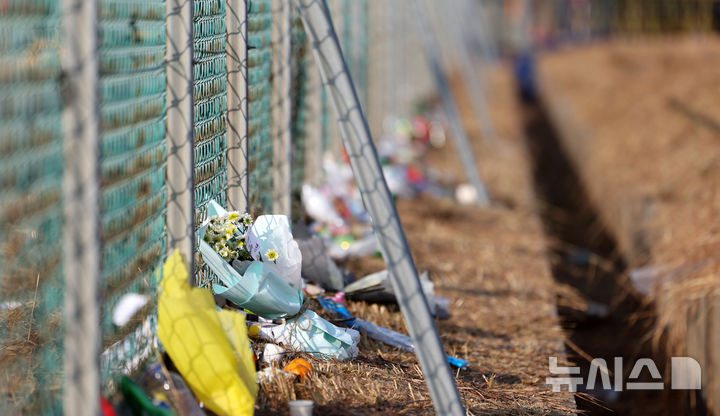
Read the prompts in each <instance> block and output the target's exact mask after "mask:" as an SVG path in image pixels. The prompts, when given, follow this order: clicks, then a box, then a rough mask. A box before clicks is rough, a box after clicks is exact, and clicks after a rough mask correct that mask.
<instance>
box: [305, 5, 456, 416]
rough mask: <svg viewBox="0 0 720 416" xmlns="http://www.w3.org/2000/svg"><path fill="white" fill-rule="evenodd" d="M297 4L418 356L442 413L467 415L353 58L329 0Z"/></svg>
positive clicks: (437, 408)
mask: <svg viewBox="0 0 720 416" xmlns="http://www.w3.org/2000/svg"><path fill="white" fill-rule="evenodd" d="M296 4H297V6H298V7H299V8H300V11H301V16H302V19H303V23H304V24H305V28H306V30H307V32H308V35H309V36H310V39H311V42H312V45H313V52H314V58H315V63H316V65H317V67H318V69H319V70H320V72H321V74H322V78H323V85H324V87H325V88H327V89H328V92H329V94H330V96H331V98H332V100H333V109H334V112H335V115H336V117H337V121H338V126H339V128H340V131H341V133H342V139H343V141H344V143H345V145H346V147H347V151H348V154H349V158H350V163H351V165H352V168H353V173H354V175H355V178H356V180H357V184H358V187H359V189H360V191H361V193H362V196H363V201H364V202H365V205H366V206H367V208H368V212H369V214H370V215H371V216H372V217H373V219H374V222H373V229H374V231H375V233H376V235H377V237H378V242H379V245H380V249H381V251H382V254H383V258H384V259H385V263H386V265H387V267H388V271H389V273H390V278H391V282H392V285H393V289H394V291H395V293H396V294H397V298H398V304H399V305H400V308H401V310H402V312H403V316H404V318H405V323H406V326H407V327H408V331H409V332H410V336H411V337H412V338H413V343H414V345H415V346H416V347H417V348H416V354H417V357H418V361H419V362H420V366H421V367H422V370H423V373H424V374H425V381H426V384H427V386H428V390H429V391H430V395H431V397H432V399H433V403H434V405H435V409H436V411H437V412H438V413H439V414H448V415H450V414H452V415H461V414H464V413H465V412H464V410H463V406H462V403H461V401H460V396H459V394H458V391H457V388H456V386H455V380H454V378H453V376H452V373H451V372H450V368H449V366H448V363H447V361H446V360H445V354H444V352H443V347H442V342H441V341H440V337H439V336H438V333H437V329H436V328H435V325H434V322H433V319H432V316H431V314H430V309H429V307H428V304H427V301H426V299H425V297H424V296H422V289H421V287H420V280H419V278H418V275H417V270H416V269H415V265H414V263H413V260H412V255H411V254H410V249H409V247H408V244H407V240H406V238H405V234H404V232H403V230H402V226H401V225H400V220H399V218H398V214H397V211H396V209H395V205H394V203H393V201H392V197H391V195H390V191H389V190H388V187H387V183H386V182H385V179H384V177H383V173H382V167H381V166H380V161H379V159H378V156H377V152H376V150H375V147H374V145H373V142H372V137H371V136H370V130H369V128H368V124H367V120H366V118H365V115H364V114H363V112H362V109H361V108H360V102H359V99H358V94H357V92H356V90H355V86H354V85H353V82H352V79H351V77H350V74H349V72H348V67H347V62H345V61H344V59H343V54H342V51H341V49H340V42H339V40H338V38H337V36H336V34H335V30H334V28H333V24H332V19H331V17H330V12H329V10H328V8H327V5H326V4H325V3H324V2H317V1H314V0H297V1H296Z"/></svg>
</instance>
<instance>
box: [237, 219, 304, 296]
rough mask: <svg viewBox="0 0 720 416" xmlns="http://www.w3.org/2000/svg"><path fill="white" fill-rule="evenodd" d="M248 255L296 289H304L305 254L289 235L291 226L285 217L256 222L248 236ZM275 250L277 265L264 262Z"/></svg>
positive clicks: (256, 220)
mask: <svg viewBox="0 0 720 416" xmlns="http://www.w3.org/2000/svg"><path fill="white" fill-rule="evenodd" d="M246 241H247V242H246V244H247V248H248V251H250V255H251V256H252V258H253V259H255V260H262V261H263V266H265V267H267V268H268V270H271V271H272V272H274V273H275V274H277V275H278V276H280V277H281V278H282V279H283V280H284V281H286V282H287V283H288V284H289V285H290V286H292V287H293V288H295V289H301V288H302V278H301V277H300V272H301V269H302V254H301V253H300V248H299V247H298V243H297V242H296V241H295V240H294V239H293V236H292V233H291V232H290V224H289V222H288V218H287V217H286V216H285V215H261V216H259V217H257V218H256V219H255V222H254V223H253V225H252V227H250V230H249V231H248V234H247V240H246ZM269 250H274V251H276V252H277V254H278V258H277V260H275V261H269V260H268V259H267V258H265V253H267V252H268V251H269Z"/></svg>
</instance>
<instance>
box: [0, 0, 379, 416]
mask: <svg viewBox="0 0 720 416" xmlns="http://www.w3.org/2000/svg"><path fill="white" fill-rule="evenodd" d="M65 1H66V0H6V1H4V2H0V52H1V54H0V172H1V175H0V178H1V179H0V183H1V184H2V193H0V223H1V224H2V227H0V248H1V249H2V255H1V256H0V377H1V379H0V395H2V397H0V414H17V413H21V414H60V413H62V397H63V394H62V393H63V387H62V386H63V383H64V382H65V379H64V375H63V357H64V355H65V354H64V351H63V319H64V314H63V298H64V295H65V292H64V279H66V278H73V279H98V281H99V286H100V291H99V293H98V296H99V297H100V303H101V305H102V307H101V311H100V322H99V323H98V324H99V325H100V328H101V333H102V340H99V343H100V344H101V346H102V350H103V353H102V356H101V357H100V380H101V381H102V385H103V391H104V392H112V391H113V390H114V389H115V385H114V382H115V381H117V380H118V377H119V376H120V375H121V374H124V373H128V372H132V371H136V370H137V369H138V367H139V366H140V365H141V364H142V363H143V362H144V360H146V359H148V358H150V357H152V356H154V348H155V345H156V338H155V328H156V325H157V318H156V303H155V301H154V293H155V289H156V284H157V282H158V278H159V276H158V275H157V270H158V266H159V265H161V263H162V261H163V260H164V258H165V253H166V252H167V250H168V247H167V237H166V235H167V226H168V224H167V223H166V218H165V214H166V210H167V206H168V189H167V188H168V187H167V185H166V182H167V176H166V167H167V163H168V153H169V152H170V148H169V147H168V140H167V136H168V134H167V132H166V130H167V129H166V127H167V126H166V115H167V108H166V100H167V96H166V91H167V88H168V85H167V84H168V83H167V80H166V71H167V59H168V58H167V56H166V51H167V49H168V47H167V45H168V44H169V42H170V41H172V39H167V35H166V33H167V28H166V19H167V16H166V7H167V5H166V1H165V0H144V1H138V0H97V11H98V19H97V33H96V34H87V36H97V45H98V50H97V53H98V56H97V58H98V73H97V77H98V86H97V96H98V99H99V108H98V118H99V128H100V130H99V136H98V141H99V156H98V157H99V159H98V165H99V172H98V175H99V187H100V195H99V199H100V201H99V204H100V216H99V218H98V219H97V220H98V222H99V224H98V229H99V238H100V247H99V255H100V265H101V267H100V275H99V276H93V275H83V276H70V277H68V276H63V273H62V270H63V247H62V244H61V241H62V237H63V206H64V204H63V200H62V198H63V186H62V182H63V174H64V173H66V172H67V171H66V170H65V169H64V168H63V142H64V140H63V124H64V122H63V111H65V110H67V109H68V108H72V106H73V105H74V104H73V99H72V98H73V97H71V96H67V94H65V92H64V89H63V87H64V85H65V75H64V72H63V67H62V65H61V60H60V55H61V51H63V38H62V36H61V33H62V17H63V16H62V10H64V9H63V7H62V6H63V4H69V2H67V3H63V2H65ZM274 4H275V3H274V2H273V1H271V0H249V1H248V2H247V10H246V12H247V14H246V22H247V44H246V46H247V64H246V67H245V70H246V80H247V92H246V94H244V96H245V98H246V99H247V124H246V128H247V131H246V133H247V139H248V141H247V159H246V162H247V169H248V177H249V181H248V182H249V185H248V189H247V190H246V191H247V194H248V202H249V205H248V209H249V210H250V211H251V212H252V213H253V214H255V215H258V214H263V213H270V212H272V210H273V202H274V200H273V199H274V198H276V192H277V190H276V189H275V188H274V185H275V184H274V183H273V166H274V165H273V159H274V158H277V157H279V155H278V152H277V151H276V150H277V149H274V148H273V139H272V134H273V133H272V132H273V123H274V118H273V114H272V111H273V110H272V109H271V105H272V100H271V96H272V91H273V88H276V86H275V84H276V80H274V79H273V68H272V65H273V52H274V51H273V47H275V45H273V43H272V42H273V24H274V19H273V17H274V16H273V13H276V12H275V11H274V10H276V8H274V7H273V6H274ZM226 7H227V6H226V1H225V0H194V1H193V2H192V16H193V21H192V31H193V37H192V40H193V41H192V49H193V53H192V55H193V63H192V97H193V135H192V137H193V158H194V160H193V163H194V188H193V198H194V203H195V205H194V212H195V215H194V218H192V221H194V224H195V225H196V226H197V225H199V224H200V223H201V222H202V221H203V220H204V219H205V207H206V205H207V203H208V201H210V200H211V199H215V200H216V201H218V202H219V203H220V204H222V205H226V203H227V189H228V174H227V166H228V161H227V147H228V144H227V140H228V139H227V121H228V120H227V110H228V104H227V103H228V101H227V94H228V90H229V86H228V79H227V69H226V67H227V62H226V61H227V55H226V34H227V27H226V26H227V24H226V18H227V13H228V10H226ZM331 7H332V10H333V17H334V20H335V22H336V25H337V26H338V28H339V30H338V32H339V33H340V35H341V37H342V46H343V49H344V50H345V53H346V59H347V61H348V66H349V68H350V70H351V72H352V74H353V76H354V77H355V78H356V81H357V84H356V85H357V88H358V93H359V95H360V97H361V100H362V103H363V106H367V105H368V96H369V94H368V89H369V85H370V84H371V79H370V78H371V77H370V70H369V56H370V55H371V54H370V49H371V43H370V35H369V33H370V32H371V30H370V29H371V28H370V26H371V22H370V20H371V19H370V11H369V10H370V2H369V1H367V0H358V1H347V0H332V1H331ZM243 12H244V11H243ZM285 13H287V11H285ZM290 29H291V30H290V35H291V48H290V51H289V53H290V57H289V61H290V62H291V67H290V71H289V72H290V79H291V81H290V85H291V88H290V97H285V98H286V99H289V100H290V102H291V105H290V108H291V115H290V120H291V123H292V124H291V138H292V139H291V158H290V159H291V160H290V161H289V162H290V163H291V169H290V178H288V180H289V181H290V182H289V183H290V192H291V201H292V203H291V206H292V212H293V214H294V217H295V218H299V214H300V213H301V212H302V211H301V210H302V206H301V203H300V194H301V187H302V184H303V183H304V182H305V181H306V180H307V177H308V172H313V170H320V169H322V168H321V166H319V164H318V165H314V166H308V163H309V160H310V159H312V160H313V161H315V162H313V163H315V164H317V161H318V160H321V157H320V156H319V155H316V154H311V155H309V152H318V153H321V152H323V151H324V150H326V149H330V148H334V149H335V150H337V149H339V148H340V146H339V145H337V144H336V143H337V129H336V128H335V127H334V126H333V125H334V115H333V114H331V112H330V109H329V106H328V103H327V96H326V95H325V94H324V93H323V92H321V91H320V88H321V86H320V83H319V77H318V75H317V72H316V71H317V69H316V68H315V64H314V61H313V57H312V53H311V48H310V45H309V43H308V41H307V36H306V34H305V31H304V27H303V25H302V22H301V21H300V19H299V16H298V14H297V11H296V10H294V7H293V10H292V12H291V28H290ZM311 144H312V145H311ZM309 156H311V157H309ZM196 281H197V282H198V284H199V285H208V284H210V283H211V282H212V276H211V275H210V274H209V273H208V272H207V271H206V270H205V269H204V268H202V267H200V268H198V278H197V279H196ZM128 293H139V294H144V295H147V296H148V297H149V298H150V302H149V303H148V304H147V305H146V306H145V307H144V308H142V309H141V310H140V311H139V312H138V313H136V314H135V315H134V317H133V318H132V319H131V320H130V321H129V322H128V323H127V324H125V325H123V326H120V327H118V326H116V325H115V324H114V323H113V310H114V308H115V306H116V305H117V303H118V301H119V300H120V299H121V298H122V296H123V295H125V294H128Z"/></svg>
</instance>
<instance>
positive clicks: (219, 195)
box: [193, 0, 227, 286]
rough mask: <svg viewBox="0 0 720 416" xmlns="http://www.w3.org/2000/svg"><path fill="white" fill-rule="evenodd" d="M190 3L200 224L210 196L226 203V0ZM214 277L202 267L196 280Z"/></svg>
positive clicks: (202, 283)
mask: <svg viewBox="0 0 720 416" xmlns="http://www.w3.org/2000/svg"><path fill="white" fill-rule="evenodd" d="M193 7H194V10H193V37H194V41H193V48H194V50H193V55H194V56H193V58H194V59H193V102H194V106H193V117H194V125H195V144H194V147H193V149H194V158H195V195H194V197H195V226H196V227H199V226H200V224H202V222H203V221H204V220H205V218H206V210H207V203H208V202H209V201H210V200H211V199H214V200H215V201H217V202H218V203H219V204H220V205H222V206H227V204H226V202H227V169H226V168H227V163H226V153H225V150H226V147H227V146H226V141H227V125H226V122H227V115H226V113H227V95H226V91H227V67H226V64H227V57H226V54H225V33H226V30H225V0H200V1H198V0H196V1H194V2H193ZM212 280H213V275H212V272H210V270H209V269H208V268H207V267H202V268H201V269H200V270H199V272H198V276H197V283H198V285H199V286H207V285H208V284H209V282H210V281H212Z"/></svg>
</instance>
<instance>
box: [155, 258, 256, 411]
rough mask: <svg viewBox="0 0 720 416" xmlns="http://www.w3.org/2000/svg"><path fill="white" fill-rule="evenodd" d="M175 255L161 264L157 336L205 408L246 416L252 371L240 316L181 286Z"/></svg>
mask: <svg viewBox="0 0 720 416" xmlns="http://www.w3.org/2000/svg"><path fill="white" fill-rule="evenodd" d="M187 278H188V272H187V269H186V268H185V265H184V264H183V261H182V258H181V256H180V253H179V252H178V251H177V250H175V252H174V253H173V254H172V256H170V258H169V259H168V260H167V261H166V262H165V265H164V267H163V280H162V283H161V284H160V289H161V292H160V295H159V299H158V337H159V338H160V341H161V342H162V344H163V346H164V347H165V350H166V351H167V353H168V355H170V358H172V360H173V363H175V366H176V367H177V369H178V370H179V371H180V374H182V376H183V377H184V378H185V381H187V383H188V385H189V386H190V388H191V389H192V391H193V392H194V393H195V395H196V396H197V397H198V399H199V400H201V401H202V402H203V403H204V404H205V406H206V407H207V408H208V409H210V410H212V411H213V412H215V413H216V414H218V415H219V416H224V415H232V416H237V415H252V414H253V411H254V407H255V398H256V396H257V383H256V381H255V366H254V364H253V359H252V353H251V351H250V346H249V340H248V337H247V328H246V326H245V316H244V315H242V314H240V313H237V312H232V311H227V310H225V311H219V310H217V308H216V306H215V302H214V300H213V296H212V294H211V292H210V291H209V290H207V289H199V288H193V287H191V286H190V285H189V284H188V283H187Z"/></svg>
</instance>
